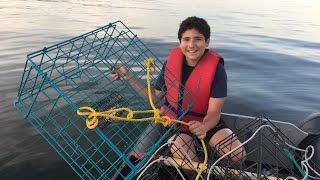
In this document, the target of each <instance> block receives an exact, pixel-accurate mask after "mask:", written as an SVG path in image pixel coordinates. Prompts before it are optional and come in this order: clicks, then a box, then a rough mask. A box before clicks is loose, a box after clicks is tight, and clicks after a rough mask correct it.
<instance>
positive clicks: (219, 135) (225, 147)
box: [209, 128, 246, 163]
mask: <svg viewBox="0 0 320 180" xmlns="http://www.w3.org/2000/svg"><path fill="white" fill-rule="evenodd" d="M228 136H229V137H230V139H229V140H228V141H225V143H223V144H220V145H219V146H220V147H216V146H217V145H218V144H219V142H221V141H222V140H224V139H225V138H227V137H228ZM231 136H233V137H232V138H231ZM209 144H210V146H211V147H216V148H219V152H218V153H219V154H220V155H221V156H223V155H224V154H226V153H228V152H230V151H231V150H233V149H234V148H236V147H237V146H239V145H240V144H241V142H240V141H239V140H238V138H237V136H235V135H233V132H232V130H231V129H229V128H223V129H220V130H218V131H217V132H216V133H215V134H213V136H212V137H211V138H210V141H209ZM229 157H230V158H231V160H232V161H233V162H234V163H238V162H242V161H243V160H244V158H245V157H246V151H245V148H244V147H243V146H242V147H240V148H239V149H237V150H235V151H234V152H233V153H231V154H230V156H229Z"/></svg>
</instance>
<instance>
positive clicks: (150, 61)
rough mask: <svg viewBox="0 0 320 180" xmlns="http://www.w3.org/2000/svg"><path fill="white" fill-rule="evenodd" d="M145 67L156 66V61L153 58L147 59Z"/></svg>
mask: <svg viewBox="0 0 320 180" xmlns="http://www.w3.org/2000/svg"><path fill="white" fill-rule="evenodd" d="M144 63H145V65H146V66H147V67H150V66H152V65H153V64H154V61H153V59H152V58H150V57H149V58H148V59H146V60H145V62H144Z"/></svg>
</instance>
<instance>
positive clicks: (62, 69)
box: [14, 21, 192, 179]
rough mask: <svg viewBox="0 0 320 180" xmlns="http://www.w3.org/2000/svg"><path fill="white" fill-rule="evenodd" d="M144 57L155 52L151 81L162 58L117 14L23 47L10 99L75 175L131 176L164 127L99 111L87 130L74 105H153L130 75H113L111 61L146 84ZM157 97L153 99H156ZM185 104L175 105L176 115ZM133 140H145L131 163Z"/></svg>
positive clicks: (159, 140)
mask: <svg viewBox="0 0 320 180" xmlns="http://www.w3.org/2000/svg"><path fill="white" fill-rule="evenodd" d="M147 58H153V59H154V65H153V67H152V72H151V73H152V74H151V76H150V80H151V83H152V84H154V83H155V82H156V79H157V76H158V75H159V73H160V72H161V69H162V66H163V61H160V60H159V59H157V57H156V56H155V55H154V54H153V53H152V52H151V51H150V49H149V48H147V46H146V45H145V44H144V43H143V42H142V41H141V40H140V39H139V38H138V37H137V35H136V34H134V33H133V32H132V31H131V30H130V29H129V28H128V27H127V26H126V25H124V24H123V23H122V22H121V21H117V22H114V23H110V24H108V25H106V26H103V27H100V28H97V29H95V30H93V31H90V32H88V33H85V34H83V35H80V36H77V37H75V38H72V39H69V40H66V41H64V42H61V43H58V44H55V45H52V46H50V47H45V48H43V49H41V50H39V51H36V52H33V53H30V54H28V55H27V60H26V63H25V68H24V72H23V75H22V79H21V83H20V88H19V91H18V94H17V98H16V100H15V101H14V106H15V108H16V109H17V111H19V112H20V113H21V114H22V116H23V117H24V119H25V120H26V121H27V122H29V123H30V124H32V126H33V127H34V128H35V129H36V130H37V131H38V132H39V134H41V135H42V137H43V138H44V139H45V140H46V141H47V142H48V143H49V144H50V145H51V147H52V148H53V149H54V150H55V151H56V152H57V153H58V154H59V155H60V156H61V157H62V158H63V159H64V160H65V161H66V162H67V163H68V164H69V166H70V167H71V168H72V169H73V170H74V171H75V172H76V173H77V174H78V175H79V177H80V178H82V179H111V178H115V177H118V178H120V179H131V178H132V177H134V176H135V174H136V172H137V171H138V170H139V169H140V168H141V167H142V166H143V164H144V163H145V162H146V160H147V159H148V157H150V156H151V155H152V153H153V152H154V151H155V150H156V148H157V147H158V146H159V145H160V144H161V143H162V141H163V140H164V139H165V138H166V137H167V135H168V133H169V129H170V128H162V127H161V125H158V124H155V123H152V122H145V123H133V122H116V121H114V120H113V119H104V118H100V123H99V125H98V127H96V128H95V129H93V130H90V129H88V128H87V127H86V123H85V121H86V118H85V117H83V116H82V117H80V116H78V115H77V114H76V111H77V109H78V108H79V107H81V106H90V107H93V108H94V109H95V110H96V111H105V110H109V109H112V108H119V107H130V108H132V109H133V110H145V109H151V107H150V104H149V102H148V100H147V99H146V98H144V97H143V95H141V91H142V89H135V88H133V87H132V86H131V84H130V83H129V81H130V80H129V81H126V80H123V79H122V80H114V79H112V78H111V73H113V71H114V70H115V68H116V67H117V65H118V64H122V65H124V66H125V67H126V68H127V69H128V70H129V71H130V72H131V73H132V74H134V76H135V77H137V78H138V79H140V80H141V83H142V84H144V85H145V86H146V68H145V64H144V61H145V59H147ZM169 73H170V72H169ZM172 84H176V83H172ZM162 88H164V87H162ZM163 103H164V102H163V101H158V102H157V105H158V106H162V105H163ZM191 104H192V102H191V100H190V105H191ZM168 109H170V108H168ZM188 110H189V109H182V108H180V111H181V113H180V114H181V116H180V117H178V119H181V117H182V116H183V115H184V114H186V113H187V112H188ZM118 115H119V116H126V114H118ZM151 115H152V114H151ZM145 116H148V115H141V117H145ZM139 147H144V148H143V149H142V150H143V153H144V154H145V155H144V156H143V158H142V159H141V160H140V161H139V162H132V160H131V159H130V157H131V156H132V155H133V154H136V153H139V152H140V151H142V150H141V149H139ZM123 166H125V167H126V168H127V170H126V172H125V173H124V172H122V171H121V168H122V167H123Z"/></svg>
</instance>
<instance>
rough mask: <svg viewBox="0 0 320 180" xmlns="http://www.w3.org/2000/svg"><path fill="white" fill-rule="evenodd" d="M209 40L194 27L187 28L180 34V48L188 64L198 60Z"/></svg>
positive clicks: (193, 63)
mask: <svg viewBox="0 0 320 180" xmlns="http://www.w3.org/2000/svg"><path fill="white" fill-rule="evenodd" d="M209 41H210V40H209V39H208V40H207V41H206V40H205V37H204V36H203V35H202V34H200V33H199V31H198V30H196V29H188V30H186V31H185V32H184V33H183V34H182V37H181V42H180V48H181V50H182V53H183V54H184V55H185V56H186V59H187V63H188V64H189V65H195V64H196V63H197V62H198V61H199V60H200V58H201V57H202V55H203V53H204V51H205V49H206V47H208V45H209Z"/></svg>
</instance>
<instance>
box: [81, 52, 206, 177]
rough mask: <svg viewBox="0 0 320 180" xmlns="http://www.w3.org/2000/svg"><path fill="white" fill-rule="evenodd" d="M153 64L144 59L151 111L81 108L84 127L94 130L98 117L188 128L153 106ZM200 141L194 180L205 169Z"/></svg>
mask: <svg viewBox="0 0 320 180" xmlns="http://www.w3.org/2000/svg"><path fill="white" fill-rule="evenodd" d="M153 64H154V62H153V59H152V58H148V59H146V61H145V65H146V67H147V88H148V99H149V103H150V105H151V108H152V110H143V111H133V110H132V109H130V108H124V107H122V108H117V109H110V110H108V111H102V112H97V111H95V110H94V109H93V108H91V107H88V106H83V107H80V108H79V109H78V110H77V114H78V115H80V116H88V118H87V120H86V126H87V127H88V128H89V129H94V128H95V127H96V126H97V125H98V123H99V118H98V117H105V118H106V119H107V120H118V121H129V122H145V121H154V122H155V123H161V124H162V125H163V126H164V127H166V126H168V125H169V124H171V123H180V124H183V125H186V126H190V124H189V123H186V122H184V121H179V120H175V119H171V118H170V117H168V116H161V114H160V110H159V109H157V108H156V107H155V105H154V103H153V99H152V93H151V82H150V76H151V75H150V68H151V66H152V65H153ZM120 112H126V113H127V116H126V117H119V116H117V114H118V113H120ZM150 113H153V117H148V118H139V119H136V118H134V117H135V115H136V114H150ZM200 141H201V144H202V147H203V150H204V161H203V163H201V164H200V165H199V169H198V174H197V176H196V180H198V179H199V178H200V176H201V174H202V172H203V171H204V170H205V169H206V166H207V161H208V152H207V148H206V145H205V143H204V141H203V140H202V139H201V140H200Z"/></svg>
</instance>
